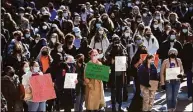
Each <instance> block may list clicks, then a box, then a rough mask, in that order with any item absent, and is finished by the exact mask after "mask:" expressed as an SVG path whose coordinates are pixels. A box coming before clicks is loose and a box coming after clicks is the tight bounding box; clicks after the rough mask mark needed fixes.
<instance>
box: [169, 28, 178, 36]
mask: <svg viewBox="0 0 193 112" xmlns="http://www.w3.org/2000/svg"><path fill="white" fill-rule="evenodd" d="M173 33H174V34H175V35H176V34H177V32H176V30H174V29H172V30H170V32H169V35H171V34H173Z"/></svg>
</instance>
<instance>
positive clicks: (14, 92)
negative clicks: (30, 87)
mask: <svg viewBox="0 0 193 112" xmlns="http://www.w3.org/2000/svg"><path fill="white" fill-rule="evenodd" d="M4 72H5V73H4V74H5V76H3V77H2V79H1V82H2V85H1V87H2V88H1V90H2V94H3V95H4V97H5V99H6V100H7V108H8V112H16V111H18V112H22V111H23V104H22V95H23V94H22V93H21V91H20V81H19V77H18V76H17V75H16V74H15V70H14V68H13V67H11V66H7V67H6V68H5V71H4Z"/></svg>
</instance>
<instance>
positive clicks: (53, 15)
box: [48, 2, 57, 21]
mask: <svg viewBox="0 0 193 112" xmlns="http://www.w3.org/2000/svg"><path fill="white" fill-rule="evenodd" d="M48 8H49V12H50V14H51V16H50V20H51V21H53V20H54V19H55V18H56V15H57V12H56V9H55V8H54V4H53V3H52V2H49V3H48Z"/></svg>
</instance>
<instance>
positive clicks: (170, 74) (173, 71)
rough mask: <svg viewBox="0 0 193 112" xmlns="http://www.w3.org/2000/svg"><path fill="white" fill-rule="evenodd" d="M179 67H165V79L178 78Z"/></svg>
mask: <svg viewBox="0 0 193 112" xmlns="http://www.w3.org/2000/svg"><path fill="white" fill-rule="evenodd" d="M179 74H180V67H176V68H166V80H172V79H179V78H178V75H179Z"/></svg>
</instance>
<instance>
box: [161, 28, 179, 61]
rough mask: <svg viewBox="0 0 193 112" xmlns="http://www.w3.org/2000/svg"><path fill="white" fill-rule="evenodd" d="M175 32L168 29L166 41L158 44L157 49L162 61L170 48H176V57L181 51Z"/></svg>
mask: <svg viewBox="0 0 193 112" xmlns="http://www.w3.org/2000/svg"><path fill="white" fill-rule="evenodd" d="M176 36H177V32H176V31H175V30H173V29H172V30H170V31H169V37H168V38H167V40H166V41H164V42H163V43H162V44H161V45H160V49H159V58H160V59H161V60H162V61H164V60H165V59H167V57H168V54H167V52H168V51H169V49H170V48H175V49H177V50H178V55H177V57H181V51H182V44H181V43H180V42H179V41H178V40H176Z"/></svg>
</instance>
